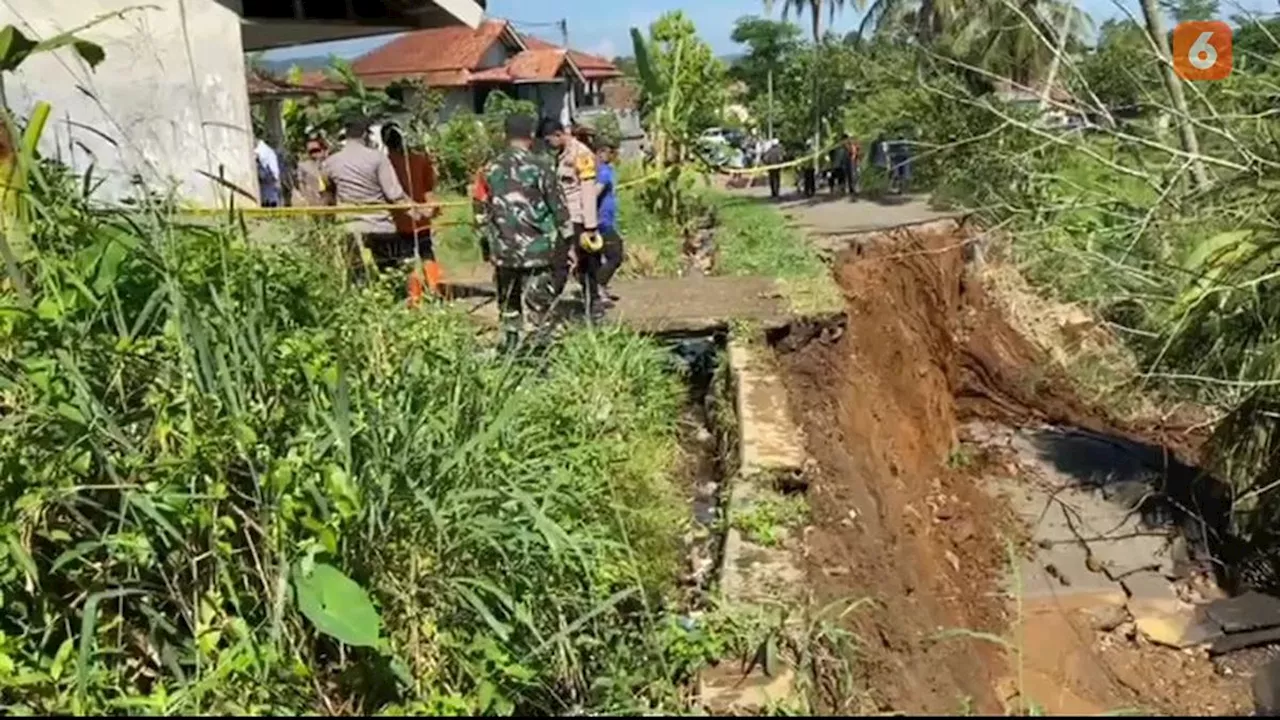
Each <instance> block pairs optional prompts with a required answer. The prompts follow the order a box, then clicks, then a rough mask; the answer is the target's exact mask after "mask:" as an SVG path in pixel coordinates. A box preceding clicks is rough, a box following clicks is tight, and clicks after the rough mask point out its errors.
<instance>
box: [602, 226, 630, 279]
mask: <svg viewBox="0 0 1280 720" xmlns="http://www.w3.org/2000/svg"><path fill="white" fill-rule="evenodd" d="M600 235H601V237H603V238H604V247H603V248H602V249H601V251H600V252H601V254H603V256H604V257H603V258H601V260H602V262H601V267H600V274H599V275H597V276H596V279H597V280H598V281H599V282H600V286H601V287H607V286H608V285H609V281H610V280H612V279H613V276H614V273H616V272H618V268H619V267H622V259H623V258H624V257H625V256H626V251H625V248H624V247H623V240H622V236H621V235H619V234H618V231H617V230H616V229H614V228H609V229H607V230H601V231H600Z"/></svg>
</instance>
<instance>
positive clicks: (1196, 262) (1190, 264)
mask: <svg viewBox="0 0 1280 720" xmlns="http://www.w3.org/2000/svg"><path fill="white" fill-rule="evenodd" d="M1251 235H1253V231H1251V230H1233V231H1230V232H1224V233H1219V234H1217V235H1214V236H1213V237H1211V238H1209V239H1207V240H1204V241H1203V242H1200V243H1197V244H1196V246H1195V248H1194V249H1193V250H1192V251H1191V253H1190V254H1189V255H1188V256H1187V259H1186V260H1185V261H1184V262H1183V264H1182V266H1183V267H1184V268H1186V269H1187V270H1190V271H1192V272H1198V271H1199V270H1200V269H1201V266H1203V265H1204V264H1205V262H1207V261H1208V260H1209V259H1210V258H1212V257H1213V256H1215V255H1217V254H1218V253H1219V252H1221V251H1222V250H1224V249H1226V248H1229V247H1231V246H1233V245H1236V244H1237V243H1239V242H1240V241H1242V240H1248V239H1249V237H1250V236H1251Z"/></svg>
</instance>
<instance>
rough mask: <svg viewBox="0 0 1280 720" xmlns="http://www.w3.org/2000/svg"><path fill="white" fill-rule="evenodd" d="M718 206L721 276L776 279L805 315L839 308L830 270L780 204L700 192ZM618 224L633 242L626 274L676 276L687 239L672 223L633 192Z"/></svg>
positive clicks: (625, 195)
mask: <svg viewBox="0 0 1280 720" xmlns="http://www.w3.org/2000/svg"><path fill="white" fill-rule="evenodd" d="M699 195H700V196H701V197H702V199H703V201H704V202H706V203H707V204H708V205H710V206H711V207H713V208H714V210H715V213H716V218H717V220H718V226H717V229H716V247H717V254H716V266H715V274H717V275H738V276H747V275H758V276H764V277H772V278H775V279H777V281H778V285H779V289H780V291H781V292H782V294H783V295H784V296H785V297H786V298H787V300H788V302H789V304H790V306H791V308H792V309H793V310H794V311H796V312H800V313H820V312H830V311H834V310H839V309H840V307H841V302H842V300H841V296H840V292H839V289H838V288H837V287H836V285H835V282H834V281H833V280H832V278H831V271H830V268H828V267H827V265H826V263H824V262H823V260H822V258H821V257H820V256H819V255H818V253H817V251H816V250H815V249H814V248H813V246H812V245H811V244H810V243H809V242H808V240H807V239H806V238H805V237H804V233H803V232H802V231H800V230H797V229H795V228H793V227H790V226H789V225H788V224H787V221H786V218H785V217H783V215H782V214H781V213H780V212H779V211H778V210H777V208H775V207H773V206H771V205H768V204H765V203H761V202H759V201H757V200H753V199H751V198H746V197H742V196H738V195H734V194H732V193H728V192H722V191H718V190H714V189H711V188H703V189H701V190H700V191H699ZM619 199H620V212H619V225H620V227H621V231H622V234H623V236H624V237H625V238H626V241H627V243H628V247H629V250H628V254H629V257H628V263H629V264H628V265H624V266H623V268H622V270H620V271H619V272H620V274H621V276H623V277H673V276H676V275H678V274H679V272H680V266H681V245H682V243H683V239H682V238H681V237H680V233H679V231H678V229H677V228H675V227H674V226H673V225H672V224H671V223H670V222H667V221H665V220H664V219H662V218H659V217H656V216H654V215H653V214H652V213H650V212H648V211H647V209H646V208H645V207H644V206H643V205H642V204H641V202H640V201H639V199H638V198H637V196H636V193H635V191H634V190H631V189H628V190H624V191H623V192H622V193H621V194H620V197H619Z"/></svg>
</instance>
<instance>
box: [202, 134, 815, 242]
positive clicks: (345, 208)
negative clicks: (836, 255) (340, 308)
mask: <svg viewBox="0 0 1280 720" xmlns="http://www.w3.org/2000/svg"><path fill="white" fill-rule="evenodd" d="M839 144H840V143H839V142H836V143H833V144H831V145H829V146H827V147H826V148H824V149H823V150H820V151H818V152H816V153H810V154H808V155H805V156H804V157H799V158H796V159H794V160H788V161H787V162H783V163H777V164H774V165H761V166H758V167H752V168H727V167H723V166H715V165H712V164H711V163H709V162H707V161H706V160H703V159H702V158H698V159H699V160H700V161H701V162H702V163H703V164H704V165H706V166H707V170H708V171H710V172H712V173H717V174H720V175H728V176H730V177H735V176H753V175H761V174H764V173H767V172H769V171H771V170H786V169H787V168H791V167H796V166H799V165H801V164H803V163H806V162H810V161H812V160H813V159H815V158H819V157H822V156H823V155H825V154H827V153H829V152H831V150H833V149H835V148H836V147H837V146H839ZM664 173H665V170H658V171H655V172H651V173H649V174H647V175H644V176H641V177H639V178H635V179H633V180H628V181H626V182H622V183H618V186H617V189H619V190H621V189H623V188H628V187H633V186H635V185H641V184H643V183H646V182H649V181H650V180H654V179H657V178H659V177H661V176H662V175H663V174H664ZM470 204H471V201H470V200H448V201H445V202H436V203H378V204H372V205H304V206H294V207H255V206H245V207H235V208H225V207H222V208H219V207H184V208H180V209H179V213H181V214H186V215H222V214H227V213H232V214H239V215H243V216H245V217H291V216H310V215H367V214H369V213H379V212H391V211H405V212H408V211H412V210H430V209H431V208H446V207H462V206H469V205H470ZM433 224H434V225H466V224H468V223H465V222H458V223H449V222H442V223H433Z"/></svg>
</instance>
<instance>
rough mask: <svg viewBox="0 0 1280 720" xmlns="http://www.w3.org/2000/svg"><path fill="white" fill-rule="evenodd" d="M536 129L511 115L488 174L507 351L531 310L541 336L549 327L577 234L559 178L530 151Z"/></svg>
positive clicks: (487, 228) (488, 219) (491, 240)
mask: <svg viewBox="0 0 1280 720" xmlns="http://www.w3.org/2000/svg"><path fill="white" fill-rule="evenodd" d="M533 129H534V128H533V119H532V118H530V117H528V116H524V115H512V116H510V117H508V118H507V120H506V136H507V142H508V146H507V148H506V149H505V150H503V151H502V153H501V154H499V155H498V157H497V158H495V159H494V160H493V162H491V163H489V164H488V165H487V166H486V167H485V168H484V171H483V173H484V185H485V187H486V189H487V191H488V192H487V194H488V199H487V201H486V202H485V206H484V213H483V221H484V226H483V233H484V237H485V240H486V243H487V245H488V246H489V255H490V259H491V261H492V262H493V266H494V284H495V285H497V289H498V308H499V311H500V312H501V317H502V320H501V324H502V333H503V345H504V347H506V348H507V349H511V348H513V347H514V346H515V345H516V344H517V343H518V342H519V339H520V331H521V330H522V328H523V324H524V314H525V310H526V309H527V310H528V313H529V316H530V317H529V319H530V320H531V321H532V322H533V324H534V326H535V327H536V328H537V329H538V330H539V331H540V332H541V331H545V330H546V329H547V328H548V326H549V324H550V323H549V321H550V317H549V315H550V312H551V309H552V305H553V304H554V303H555V301H556V297H557V295H558V294H559V288H557V287H556V283H555V278H554V277H553V267H554V266H555V265H556V263H557V262H558V261H559V258H558V255H560V254H562V253H561V251H560V248H561V247H562V246H563V245H564V243H563V242H562V241H561V239H562V238H563V237H566V236H568V235H569V233H571V232H572V231H573V227H572V224H571V223H570V218H569V209H568V207H567V206H566V205H565V201H564V195H563V194H562V193H561V191H560V186H559V183H558V182H557V181H556V177H555V175H554V174H552V172H551V171H550V169H549V168H548V167H547V166H546V165H544V164H543V163H541V162H539V161H538V160H537V159H536V158H535V157H534V155H533V153H532V152H531V151H530V147H531V145H532V143H533Z"/></svg>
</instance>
